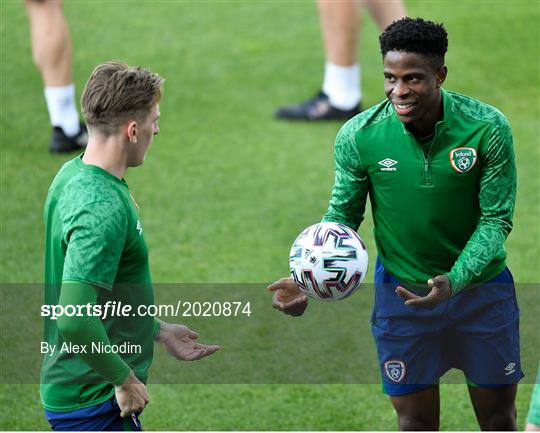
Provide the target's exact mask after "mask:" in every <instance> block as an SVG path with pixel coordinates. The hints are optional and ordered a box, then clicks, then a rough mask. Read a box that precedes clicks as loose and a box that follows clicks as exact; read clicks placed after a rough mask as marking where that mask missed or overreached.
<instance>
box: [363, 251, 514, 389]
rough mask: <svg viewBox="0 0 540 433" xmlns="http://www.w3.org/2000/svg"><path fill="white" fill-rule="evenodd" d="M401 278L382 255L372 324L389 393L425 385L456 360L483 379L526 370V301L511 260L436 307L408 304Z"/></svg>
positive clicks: (510, 379)
mask: <svg viewBox="0 0 540 433" xmlns="http://www.w3.org/2000/svg"><path fill="white" fill-rule="evenodd" d="M399 284H400V282H399V281H398V280H397V279H396V278H395V277H394V276H393V275H391V274H390V273H388V272H387V271H386V270H385V269H384V267H383V266H382V264H381V263H380V262H379V260H378V259H377V263H376V266H375V303H374V307H373V314H372V318H371V324H372V326H371V329H372V333H373V336H374V338H375V343H376V345H377V352H378V355H379V364H380V369H381V375H382V378H383V389H384V392H385V393H386V394H389V395H393V396H398V395H405V394H410V393H413V392H417V391H420V390H422V389H425V388H427V387H429V386H431V385H433V384H436V383H438V380H439V378H440V377H441V376H442V375H444V373H446V372H447V371H448V370H450V369H451V368H457V369H460V370H462V371H463V372H464V373H465V376H466V378H467V380H469V381H470V382H472V383H474V384H476V385H477V386H480V387H501V386H507V385H512V384H515V383H517V382H519V380H520V379H521V378H522V377H523V372H522V371H521V362H520V354H519V308H518V305H517V301H516V295H515V288H514V281H513V278H512V274H511V273H510V271H509V270H508V268H505V269H504V270H503V271H502V272H501V273H500V274H499V275H497V276H496V277H495V278H493V279H492V280H490V281H488V282H486V283H484V284H482V285H480V286H477V287H474V288H471V289H465V290H463V291H461V292H460V293H458V294H457V295H456V296H454V297H452V298H450V299H449V300H448V301H446V302H443V303H441V304H439V305H438V306H436V307H435V308H433V309H431V310H430V309H426V308H418V307H411V306H407V305H405V304H404V300H403V299H402V298H400V297H399V296H398V295H397V294H396V286H398V285H399Z"/></svg>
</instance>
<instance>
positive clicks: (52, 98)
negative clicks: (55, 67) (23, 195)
mask: <svg viewBox="0 0 540 433" xmlns="http://www.w3.org/2000/svg"><path fill="white" fill-rule="evenodd" d="M45 101H47V108H48V110H49V117H50V119H51V125H52V126H59V127H60V128H62V130H63V131H64V134H66V135H67V136H69V137H73V136H74V135H77V134H78V133H79V131H80V130H81V127H80V124H79V113H78V112H77V107H76V105H75V84H68V85H67V86H59V87H45Z"/></svg>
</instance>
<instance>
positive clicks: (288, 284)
mask: <svg viewBox="0 0 540 433" xmlns="http://www.w3.org/2000/svg"><path fill="white" fill-rule="evenodd" d="M267 289H268V290H270V291H271V292H274V297H273V298H272V307H274V308H275V309H277V310H279V311H283V312H284V313H285V314H289V315H291V316H293V317H298V316H301V315H302V314H304V311H305V309H306V308H307V306H308V298H307V296H306V295H305V294H304V293H303V292H302V291H301V290H300V289H299V288H298V286H297V285H296V283H295V282H294V280H293V279H292V278H281V279H279V280H278V281H276V282H275V283H273V284H270V285H269V286H268V287H267Z"/></svg>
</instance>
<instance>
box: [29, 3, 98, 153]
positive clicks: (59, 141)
mask: <svg viewBox="0 0 540 433" xmlns="http://www.w3.org/2000/svg"><path fill="white" fill-rule="evenodd" d="M25 6H26V12H27V14H28V19H29V22H30V37H31V43H32V57H33V60H34V63H35V64H36V66H37V68H38V69H39V71H40V72H41V77H42V79H43V84H44V86H45V100H46V102H47V108H48V110H49V117H50V120H51V125H52V127H53V131H52V137H51V142H50V144H49V150H50V151H51V152H57V153H60V152H71V151H75V150H80V149H81V148H83V147H85V146H86V143H87V141H88V135H87V133H86V126H85V125H84V124H83V123H81V122H80V120H79V113H78V112H77V106H76V103H75V85H74V83H73V76H72V64H71V62H72V60H71V38H70V35H69V29H68V26H67V22H66V18H65V17H64V13H63V11H62V2H61V1H50V0H25Z"/></svg>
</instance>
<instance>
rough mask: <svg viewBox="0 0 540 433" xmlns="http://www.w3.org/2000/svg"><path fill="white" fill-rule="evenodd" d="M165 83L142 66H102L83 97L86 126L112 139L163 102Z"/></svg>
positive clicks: (90, 79)
mask: <svg viewBox="0 0 540 433" xmlns="http://www.w3.org/2000/svg"><path fill="white" fill-rule="evenodd" d="M163 81H164V80H163V78H161V77H160V76H159V75H158V74H156V73H154V72H151V71H149V70H146V69H141V68H140V67H139V66H129V65H126V64H125V63H122V62H117V61H109V62H105V63H102V64H101V65H98V66H97V67H96V68H95V69H94V71H93V72H92V74H91V75H90V78H89V79H88V81H87V83H86V86H85V88H84V91H83V94H82V97H81V107H82V113H83V116H84V118H85V120H86V123H87V124H88V125H89V126H90V127H94V128H96V129H98V130H99V131H100V132H101V133H103V134H105V135H111V134H114V133H115V132H117V131H118V128H119V126H120V125H122V123H124V122H125V121H126V120H128V119H129V118H130V117H134V118H136V119H140V120H142V119H143V118H145V117H146V116H147V115H148V114H149V112H150V110H151V109H152V107H153V106H154V105H156V104H157V103H158V102H159V100H160V98H161V88H162V86H163Z"/></svg>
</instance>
